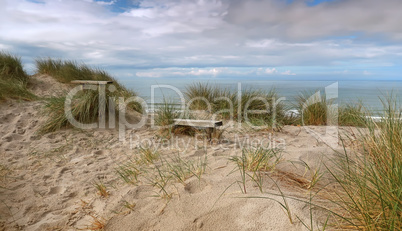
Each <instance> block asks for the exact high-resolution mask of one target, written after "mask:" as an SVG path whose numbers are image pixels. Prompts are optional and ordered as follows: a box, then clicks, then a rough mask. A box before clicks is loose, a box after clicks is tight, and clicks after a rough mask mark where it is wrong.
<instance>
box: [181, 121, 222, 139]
mask: <svg viewBox="0 0 402 231" xmlns="http://www.w3.org/2000/svg"><path fill="white" fill-rule="evenodd" d="M174 125H175V126H188V127H194V128H199V129H200V128H201V129H206V131H207V134H208V139H209V140H210V141H211V139H212V133H213V132H214V131H215V130H216V128H217V127H220V126H222V125H223V122H222V121H215V120H192V119H174Z"/></svg>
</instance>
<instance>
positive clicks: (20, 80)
mask: <svg viewBox="0 0 402 231" xmlns="http://www.w3.org/2000/svg"><path fill="white" fill-rule="evenodd" d="M27 84H28V75H27V74H26V73H25V71H24V69H23V67H22V64H21V60H20V58H18V57H16V56H13V55H10V54H8V53H5V52H0V100H5V99H18V100H34V99H36V96H35V95H34V94H33V93H31V92H30V91H29V90H28V89H27Z"/></svg>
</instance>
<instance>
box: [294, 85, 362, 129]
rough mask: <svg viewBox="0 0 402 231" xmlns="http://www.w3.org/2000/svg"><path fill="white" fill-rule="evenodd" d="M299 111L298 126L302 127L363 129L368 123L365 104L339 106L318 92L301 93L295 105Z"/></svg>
mask: <svg viewBox="0 0 402 231" xmlns="http://www.w3.org/2000/svg"><path fill="white" fill-rule="evenodd" d="M294 106H295V107H296V109H297V111H298V117H297V118H296V124H300V125H341V126H357V127H362V126H364V125H365V123H366V114H367V113H366V112H365V110H364V107H363V104H362V103H361V102H358V103H349V104H346V105H341V106H339V107H338V106H337V105H335V101H334V100H327V99H326V97H325V95H324V96H322V95H320V94H319V91H316V92H308V91H303V92H301V93H300V94H299V95H298V96H297V97H296V100H295V105H294Z"/></svg>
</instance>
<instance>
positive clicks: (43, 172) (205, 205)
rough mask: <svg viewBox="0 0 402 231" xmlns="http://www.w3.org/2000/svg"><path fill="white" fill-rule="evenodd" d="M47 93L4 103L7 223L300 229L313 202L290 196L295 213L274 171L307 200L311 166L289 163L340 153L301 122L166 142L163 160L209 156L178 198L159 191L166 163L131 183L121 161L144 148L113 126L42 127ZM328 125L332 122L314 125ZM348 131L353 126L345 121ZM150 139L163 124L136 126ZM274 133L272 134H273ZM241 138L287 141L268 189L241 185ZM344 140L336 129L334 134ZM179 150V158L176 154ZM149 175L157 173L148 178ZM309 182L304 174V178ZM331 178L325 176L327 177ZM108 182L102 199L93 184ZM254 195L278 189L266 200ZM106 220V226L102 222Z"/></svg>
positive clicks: (178, 186) (3, 209)
mask: <svg viewBox="0 0 402 231" xmlns="http://www.w3.org/2000/svg"><path fill="white" fill-rule="evenodd" d="M32 81H34V83H33V84H32V85H31V86H33V87H31V88H32V90H33V91H34V93H35V94H37V95H39V96H55V95H58V94H60V93H61V92H63V91H65V90H67V89H68V87H66V86H65V85H63V84H60V83H58V82H56V81H54V80H53V79H52V78H51V77H48V76H37V77H36V78H35V79H34V80H32ZM43 104H44V102H43V101H34V102H16V101H7V102H3V103H0V163H1V166H0V167H1V171H0V176H1V179H0V184H1V185H0V186H1V187H0V202H1V203H0V229H3V230H77V229H83V230H87V229H95V228H96V227H95V226H96V225H97V222H98V223H99V225H100V224H102V225H104V228H105V229H106V230H119V231H120V230H301V229H303V228H304V226H303V225H302V223H301V222H300V221H299V220H298V219H297V218H296V216H297V217H299V219H301V220H302V221H304V222H306V223H309V222H310V210H309V207H308V206H306V203H303V202H298V201H295V200H290V199H289V200H288V203H289V206H290V211H291V214H292V215H291V216H292V221H293V223H291V222H290V220H289V218H288V216H287V214H286V212H285V210H284V209H283V208H282V207H281V205H280V204H279V203H278V202H275V201H273V200H272V199H276V200H278V201H280V202H283V198H282V197H280V196H274V195H272V194H276V193H278V192H279V191H278V188H277V186H276V185H275V184H274V183H273V181H272V180H273V179H274V180H277V182H278V184H279V186H280V187H281V189H282V190H283V192H284V193H285V194H286V195H290V196H295V197H299V198H306V195H307V194H308V190H307V189H306V188H305V187H304V186H303V182H307V183H308V179H309V174H310V173H309V172H306V168H304V167H302V166H301V165H297V164H296V165H295V164H292V163H291V162H289V161H301V160H302V161H304V162H306V163H308V164H309V165H310V166H311V167H312V168H313V169H314V168H318V166H319V164H320V161H321V160H324V161H326V160H328V159H329V158H331V156H332V155H333V153H334V150H332V149H331V148H330V147H328V145H327V144H326V143H324V142H322V141H319V140H317V139H316V138H314V137H313V136H312V135H311V134H309V133H307V130H306V129H304V128H302V127H295V126H285V127H284V129H283V130H282V131H281V132H275V133H271V132H270V131H251V130H247V129H241V130H239V129H231V128H228V129H227V130H226V131H225V133H224V136H225V140H227V142H225V143H223V144H211V145H209V144H208V145H207V146H206V148H201V149H200V146H202V141H199V140H193V138H192V137H184V136H183V137H180V138H181V139H183V140H184V141H186V142H187V141H190V143H191V144H193V142H194V143H195V145H189V148H188V149H187V150H185V151H183V150H179V148H178V147H165V148H161V149H160V151H159V152H160V153H161V159H162V160H165V161H167V162H168V161H173V160H174V158H173V157H177V155H180V157H181V158H182V159H183V160H186V161H187V160H193V161H194V162H196V161H199V160H200V159H203V158H205V155H206V159H207V168H206V171H205V173H204V174H202V176H201V178H200V179H198V178H197V177H195V176H191V177H189V178H188V179H186V180H185V182H184V183H183V182H182V183H180V182H178V181H175V180H170V182H169V184H168V185H167V186H166V190H167V191H168V193H169V196H170V197H171V198H170V199H167V198H162V197H160V196H155V195H158V194H160V191H159V189H158V187H155V186H152V184H151V182H150V181H151V180H149V179H148V178H152V177H151V176H154V174H155V171H152V169H153V170H155V169H156V167H155V166H159V165H161V162H160V161H159V162H158V161H157V162H155V163H154V164H147V165H145V167H144V168H145V169H147V170H146V171H145V170H144V172H142V173H141V174H142V175H141V177H140V178H139V182H138V183H137V184H136V185H133V184H127V183H125V182H124V181H123V180H122V179H121V178H120V177H119V176H118V174H117V173H116V168H118V167H119V166H121V165H123V164H124V163H127V161H128V160H129V159H130V158H133V157H135V155H138V151H139V147H138V145H139V143H138V142H137V143H135V141H134V143H129V142H128V143H122V142H119V140H118V133H117V131H116V130H114V129H95V130H86V131H81V130H77V129H67V130H62V131H58V132H53V133H49V134H45V135H39V134H38V133H37V132H38V129H39V128H40V126H41V125H42V124H43V123H44V120H45V118H46V115H44V114H41V108H42V107H43ZM310 128H311V129H314V130H317V131H321V132H323V131H324V130H325V127H310ZM345 129H346V128H345ZM129 134H135V135H136V136H139V137H141V138H146V139H149V140H154V141H157V140H158V136H156V134H157V133H156V131H155V130H152V129H150V128H143V129H140V130H136V131H127V137H129ZM272 134H273V136H272ZM238 137H243V138H244V137H250V138H266V140H269V139H271V140H274V141H273V142H274V143H275V144H277V145H278V147H280V148H281V149H282V155H283V157H282V161H281V162H280V163H279V164H278V165H277V167H276V171H275V172H273V173H270V174H269V176H268V175H267V176H263V186H262V189H263V193H261V192H260V190H259V188H258V187H257V185H256V183H255V182H253V181H251V180H250V179H248V181H247V183H246V188H247V194H244V193H243V192H242V190H241V184H240V183H236V182H237V181H239V180H240V179H241V177H240V173H239V171H238V170H236V165H235V164H234V163H233V162H231V161H229V160H228V159H229V157H231V156H236V155H241V147H240V146H241V144H239V142H238V140H237V139H238ZM334 142H335V143H336V142H337V137H336V136H335V137H334ZM172 158H173V159H172ZM147 176H148V177H147ZM303 180H304V181H303ZM323 181H325V178H324V179H323ZM97 183H102V184H104V185H105V186H106V189H107V191H108V193H109V194H110V195H109V196H108V197H101V196H100V195H99V194H98V190H97V189H96V187H95V186H94V185H95V184H97ZM252 197H269V198H271V199H261V198H252ZM325 219H326V216H325V213H324V212H322V211H319V210H314V217H313V220H314V225H315V226H316V227H320V224H322V222H323V221H325ZM99 227H100V226H99Z"/></svg>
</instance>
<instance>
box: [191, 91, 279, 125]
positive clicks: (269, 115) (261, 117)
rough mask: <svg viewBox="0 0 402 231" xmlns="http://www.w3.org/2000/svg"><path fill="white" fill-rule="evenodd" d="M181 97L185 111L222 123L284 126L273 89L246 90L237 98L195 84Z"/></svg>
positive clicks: (235, 94) (277, 97)
mask: <svg viewBox="0 0 402 231" xmlns="http://www.w3.org/2000/svg"><path fill="white" fill-rule="evenodd" d="M184 94H185V96H186V99H187V104H188V107H189V109H194V110H207V111H208V112H210V113H212V114H215V115H217V116H218V117H220V118H223V119H233V120H236V121H243V122H250V123H251V124H252V125H266V126H269V127H273V126H281V125H284V124H285V123H286V116H285V115H286V110H285V106H284V104H283V102H281V101H279V98H280V97H279V96H278V95H277V93H276V91H275V90H274V89H271V90H269V91H263V90H253V89H247V90H244V91H242V93H241V95H239V94H238V93H237V92H234V91H230V90H228V89H222V88H219V87H218V86H215V85H210V84H208V83H195V84H193V85H190V86H189V87H187V89H186V91H185V93H184Z"/></svg>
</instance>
